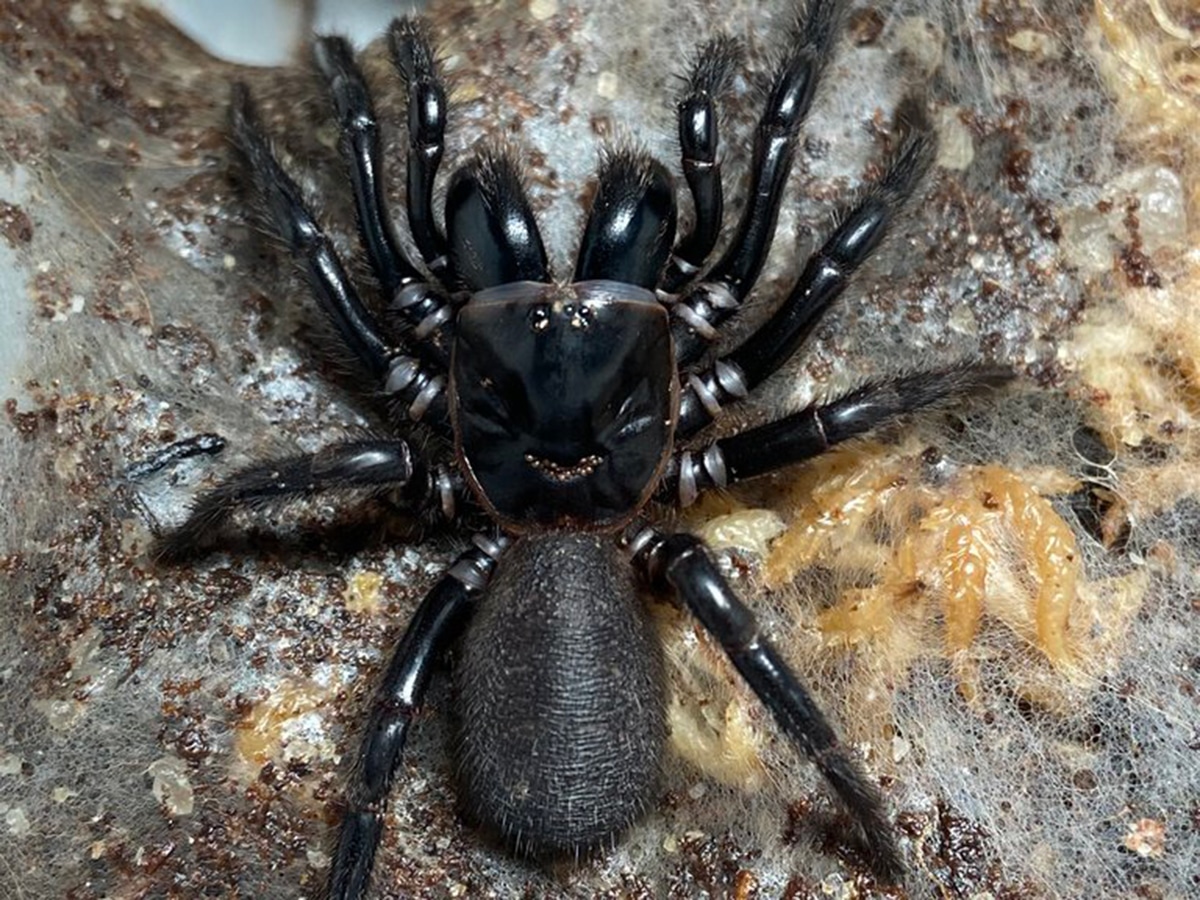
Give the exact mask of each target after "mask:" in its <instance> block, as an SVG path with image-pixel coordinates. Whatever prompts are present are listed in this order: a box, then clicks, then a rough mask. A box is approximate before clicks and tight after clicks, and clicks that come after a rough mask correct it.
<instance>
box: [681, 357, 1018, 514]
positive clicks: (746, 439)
mask: <svg viewBox="0 0 1200 900" xmlns="http://www.w3.org/2000/svg"><path fill="white" fill-rule="evenodd" d="M1013 376H1014V373H1013V371H1012V370H1011V369H1008V368H1005V367H1003V366H961V365H960V366H953V367H951V368H947V369H939V370H934V371H930V372H918V373H915V374H910V375H903V376H900V377H897V378H893V379H890V380H884V381H876V382H871V383H868V384H866V385H864V386H862V387H860V388H858V389H857V390H854V391H851V392H850V393H849V394H846V395H845V396H843V397H840V398H838V399H836V400H833V401H830V402H828V403H813V404H811V405H809V406H806V407H805V408H804V409H802V410H800V411H798V412H794V413H792V414H791V415H787V416H784V417H783V418H781V419H776V420H775V421H774V422H768V423H766V424H765V425H759V426H757V427H755V428H749V429H747V430H745V431H742V432H739V433H737V434H734V435H732V436H730V437H725V438H721V439H720V440H717V441H713V442H712V443H711V444H708V445H707V446H705V447H703V448H700V449H697V450H684V451H680V452H678V453H676V454H675V456H674V457H672V458H671V460H670V462H669V463H668V464H667V470H666V472H665V473H664V474H663V478H662V481H661V482H660V484H659V495H660V496H664V497H667V496H673V497H674V498H675V499H676V500H677V501H678V503H679V504H680V505H681V506H688V505H690V504H691V503H692V502H694V501H695V499H696V497H697V496H698V495H699V494H700V493H701V492H702V491H705V490H708V489H710V488H723V487H726V486H728V485H730V484H733V483H735V482H738V481H744V480H745V479H747V478H754V477H757V476H759V475H765V474H767V473H768V472H774V471H775V470H776V469H782V468H783V467H784V466H790V465H792V464H793V463H798V462H801V461H802V460H805V459H811V458H812V457H814V456H819V455H820V454H822V453H824V452H825V451H826V450H828V449H829V448H830V447H832V446H833V445H834V444H839V443H841V442H842V441H845V440H849V439H850V438H853V437H857V436H858V435H861V434H864V433H866V432H868V431H870V430H872V429H874V428H878V427H879V426H880V425H886V424H888V423H889V422H892V421H893V420H895V419H897V418H899V417H900V416H903V415H905V414H906V413H910V412H915V411H916V410H919V409H922V408H924V407H927V406H931V405H933V404H935V403H940V402H941V401H943V400H946V399H949V398H952V397H958V396H961V395H963V394H969V393H972V392H974V391H977V390H979V389H981V388H986V387H999V386H1001V385H1003V384H1004V383H1006V382H1007V381H1010V380H1011V379H1012V378H1013Z"/></svg>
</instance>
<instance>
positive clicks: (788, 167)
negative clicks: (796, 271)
mask: <svg viewBox="0 0 1200 900" xmlns="http://www.w3.org/2000/svg"><path fill="white" fill-rule="evenodd" d="M844 5H845V4H844V2H843V0H812V2H810V3H809V4H808V6H807V9H806V10H805V16H804V19H803V20H802V21H800V22H799V23H797V25H796V26H795V28H794V29H792V32H791V38H790V42H789V47H788V49H787V51H786V53H785V55H784V56H783V58H782V60H781V61H780V64H779V65H778V66H777V67H776V70H775V74H774V77H773V80H772V84H771V89H770V93H769V94H768V97H767V103H766V107H765V108H764V109H763V113H762V116H761V118H760V119H759V121H758V128H757V131H756V132H755V135H754V156H753V161H752V162H751V169H750V189H749V193H750V199H749V200H748V201H747V203H746V208H745V209H744V210H743V211H742V217H741V219H740V221H739V222H738V226H737V231H736V232H735V233H734V237H733V240H732V242H731V243H730V245H729V249H728V250H726V251H725V254H724V255H723V256H722V257H721V258H720V260H718V262H717V263H716V264H715V265H714V266H713V267H712V269H711V270H709V272H708V273H707V274H706V275H705V276H704V280H703V281H701V282H700V283H699V284H697V285H695V286H694V287H693V288H692V289H691V290H690V291H688V292H687V293H686V294H685V295H684V296H683V297H681V298H680V299H679V302H677V303H676V304H675V305H674V306H673V307H672V311H673V313H674V314H675V317H676V318H675V322H674V325H673V327H672V336H673V338H674V340H675V347H676V353H677V355H678V357H679V363H680V365H688V364H689V363H692V362H694V361H695V360H696V359H697V358H698V357H700V356H701V355H702V354H703V353H704V351H705V350H706V349H708V346H709V344H710V343H711V342H712V341H713V340H714V339H715V338H716V336H717V326H718V325H720V324H721V323H722V322H724V321H725V320H726V319H728V318H729V316H731V315H732V314H733V313H734V312H735V311H736V310H737V308H738V306H739V305H740V304H741V302H742V300H744V299H745V298H746V295H747V294H748V293H749V292H750V289H751V288H752V287H753V286H754V282H755V281H756V280H757V278H758V275H759V273H760V272H761V271H762V267H763V264H764V263H765V262H766V259H767V253H768V252H769V251H770V249H771V240H772V239H773V238H774V236H775V225H776V223H777V222H778V220H779V204H780V202H781V200H782V199H783V188H784V185H785V184H786V183H787V178H788V175H789V174H790V173H791V171H792V159H793V156H794V153H795V149H796V141H797V139H798V137H799V134H800V127H801V125H802V124H803V123H804V118H805V116H807V115H808V110H809V107H810V106H811V105H812V101H813V98H814V97H815V96H816V92H817V85H818V83H819V82H820V78H821V73H822V72H823V71H824V69H825V64H826V62H827V61H828V59H829V56H830V52H831V50H832V46H833V42H834V40H835V38H836V37H837V35H838V34H839V32H840V27H839V26H840V22H841V19H842V12H843V8H844Z"/></svg>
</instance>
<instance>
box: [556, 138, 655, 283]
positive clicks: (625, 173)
mask: <svg viewBox="0 0 1200 900" xmlns="http://www.w3.org/2000/svg"><path fill="white" fill-rule="evenodd" d="M675 219H676V210H675V193H674V190H673V188H672V185H671V176H670V175H669V174H668V173H667V170H666V168H665V167H664V166H663V165H662V163H660V162H658V161H657V160H655V159H652V158H651V157H650V156H649V155H647V154H646V153H642V152H638V151H633V150H627V149H621V150H614V151H611V152H608V153H606V154H605V157H604V161H603V163H602V164H601V167H600V178H599V183H598V184H597V187H596V196H595V199H594V200H593V201H592V209H591V213H590V214H589V215H588V223H587V229H586V230H585V231H584V233H583V241H582V242H581V243H580V245H579V259H578V261H577V262H576V264H575V278H574V280H575V281H593V280H599V279H604V280H608V281H619V282H622V283H623V284H636V285H638V286H640V287H644V288H646V289H647V290H651V291H652V290H654V286H655V285H656V284H658V278H659V275H660V274H662V270H663V265H664V263H666V261H667V255H668V254H669V253H670V252H671V242H672V241H674V240H675Z"/></svg>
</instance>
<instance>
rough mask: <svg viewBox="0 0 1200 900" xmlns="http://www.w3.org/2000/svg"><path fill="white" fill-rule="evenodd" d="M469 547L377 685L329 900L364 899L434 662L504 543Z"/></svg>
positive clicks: (458, 628)
mask: <svg viewBox="0 0 1200 900" xmlns="http://www.w3.org/2000/svg"><path fill="white" fill-rule="evenodd" d="M474 543H475V546H473V547H471V548H470V549H469V550H467V551H466V552H465V553H463V554H462V555H461V556H459V557H458V559H457V560H456V561H455V562H454V564H453V565H452V566H451V567H450V569H449V571H448V572H447V573H446V574H445V575H443V576H442V577H441V578H440V579H439V580H438V582H437V583H436V584H435V585H434V586H433V588H432V589H431V590H430V591H429V593H428V594H426V595H425V598H424V599H423V600H422V601H421V605H420V606H419V607H417V611H416V613H414V614H413V617H412V620H411V621H410V622H409V623H408V628H407V630H406V631H405V632H404V637H403V638H401V640H400V644H399V645H398V646H397V647H396V650H395V652H394V653H393V655H392V660H391V662H390V663H389V664H388V668H387V672H386V673H385V674H384V676H383V681H382V682H381V683H380V685H379V688H378V690H377V693H376V695H375V700H374V702H373V703H372V706H371V713H370V718H369V719H368V721H367V728H366V731H365V732H364V734H363V742H362V746H361V748H360V749H359V751H358V757H357V762H356V766H355V769H354V772H353V774H352V775H351V777H350V783H349V785H347V788H346V810H345V814H344V815H343V817H342V825H341V828H340V830H339V831H338V845H337V851H336V853H335V855H334V858H333V865H332V867H331V868H330V872H329V893H328V896H329V900H360V898H361V897H363V896H364V895H365V894H366V891H367V886H368V884H369V882H370V879H371V868H372V866H373V864H374V862H375V851H376V848H377V847H378V846H379V838H380V836H381V835H382V833H383V813H384V807H385V806H386V804H387V798H388V793H389V792H390V790H391V785H392V778H393V776H394V775H395V771H396V765H397V763H398V762H399V761H400V753H401V751H403V749H404V743H405V741H406V740H407V739H408V728H409V725H411V724H412V721H413V719H414V718H415V716H416V713H417V710H418V708H419V707H420V704H421V701H422V699H423V698H424V696H425V690H426V688H427V687H428V686H429V676H430V674H431V672H432V670H433V666H434V663H435V662H436V661H437V659H438V657H440V656H441V655H442V654H443V653H444V652H445V651H446V649H447V648H448V647H449V646H450V645H451V644H452V643H453V642H454V641H455V639H456V638H457V637H458V636H459V635H460V634H461V633H462V631H463V628H464V626H465V625H466V624H467V621H468V620H469V618H470V616H471V613H472V611H473V609H474V605H475V601H476V599H478V597H479V595H480V594H481V593H482V592H483V590H484V588H486V587H487V583H488V581H489V580H490V579H491V576H492V572H493V570H494V569H495V567H496V561H497V560H498V559H499V558H500V555H501V554H502V553H503V551H504V547H505V546H506V544H507V543H508V542H507V540H505V539H503V538H496V539H491V538H488V537H485V536H483V535H476V536H475V540H474Z"/></svg>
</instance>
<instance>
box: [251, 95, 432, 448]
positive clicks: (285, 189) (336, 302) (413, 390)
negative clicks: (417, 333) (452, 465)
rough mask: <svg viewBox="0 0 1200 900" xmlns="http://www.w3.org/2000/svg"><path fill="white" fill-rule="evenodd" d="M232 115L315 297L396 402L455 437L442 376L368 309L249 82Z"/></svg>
mask: <svg viewBox="0 0 1200 900" xmlns="http://www.w3.org/2000/svg"><path fill="white" fill-rule="evenodd" d="M230 117H231V120H232V127H233V138H234V142H235V143H236V144H237V147H238V149H239V150H240V151H241V153H242V155H243V156H244V157H245V160H246V164H247V166H248V167H249V170H250V175H251V180H252V182H253V185H254V188H255V189H256V190H257V192H258V194H259V195H260V197H261V200H262V202H263V203H264V205H265V206H266V209H267V212H268V213H269V214H270V217H271V222H272V224H273V226H274V230H275V235H276V236H277V237H278V238H279V239H280V240H281V241H282V242H283V244H284V246H285V247H286V248H287V250H288V252H289V253H290V254H291V255H292V257H293V258H294V259H295V260H296V262H297V263H298V264H299V266H300V269H301V271H302V273H303V275H304V278H305V281H307V282H308V286H309V289H310V290H311V291H312V293H313V296H314V297H316V299H317V302H318V304H319V305H320V306H321V309H322V310H323V311H324V313H325V314H326V315H327V316H328V317H329V318H330V320H331V321H332V322H333V324H334V326H335V327H336V328H337V331H338V334H340V335H341V338H342V340H343V341H344V342H345V344H346V346H347V347H348V348H349V350H350V351H351V353H352V354H353V355H354V357H355V359H357V360H358V362H359V364H360V365H362V367H363V368H364V369H366V371H367V373H368V374H370V375H371V376H373V377H374V378H375V379H377V380H378V381H379V382H381V383H382V384H383V388H384V391H385V392H386V393H387V394H388V395H390V397H391V399H393V400H394V401H395V402H396V403H400V404H404V405H406V406H407V411H408V415H409V417H410V418H412V419H413V420H414V421H416V420H420V419H422V418H424V419H425V421H426V422H427V423H428V424H430V425H431V426H432V427H434V428H437V429H439V430H440V431H442V432H443V433H449V424H448V416H447V412H446V403H445V396H444V394H443V386H444V384H445V378H444V376H443V374H442V372H441V371H440V370H438V369H436V368H431V367H430V366H429V365H428V364H425V363H421V362H419V361H417V360H415V359H413V358H412V357H409V356H403V355H401V354H399V353H398V352H397V350H396V348H395V347H393V346H392V343H391V342H390V340H389V339H388V337H387V336H386V335H385V333H384V331H383V329H382V328H381V327H380V325H379V323H378V321H377V320H376V319H375V316H374V315H373V314H372V313H371V311H370V310H369V309H367V307H366V306H365V305H364V304H363V302H362V298H360V297H359V295H358V291H357V290H355V287H354V284H353V282H351V281H350V276H349V275H348V274H347V273H346V268H345V266H344V265H343V264H342V261H341V259H340V258H339V257H338V254H337V251H336V250H334V248H333V244H332V243H331V242H330V240H329V238H328V237H327V236H326V234H325V232H324V231H322V230H321V226H320V225H318V224H317V220H316V219H315V218H314V216H313V214H312V212H311V211H310V210H309V209H308V207H307V205H306V204H305V203H304V199H303V196H302V194H301V192H300V188H299V186H298V185H297V184H296V182H295V181H293V180H292V179H291V177H290V176H289V175H288V174H287V173H286V172H285V171H284V170H283V167H282V166H281V165H280V164H279V160H278V159H276V158H275V154H274V153H272V151H271V148H270V146H269V145H268V142H267V138H266V136H265V135H264V134H263V130H262V126H261V125H260V124H259V121H258V114H257V111H256V110H255V108H254V101H253V100H252V99H251V97H250V91H249V89H248V88H247V87H246V86H245V85H244V84H241V83H238V84H235V85H234V86H233V96H232V99H231V103H230Z"/></svg>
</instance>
